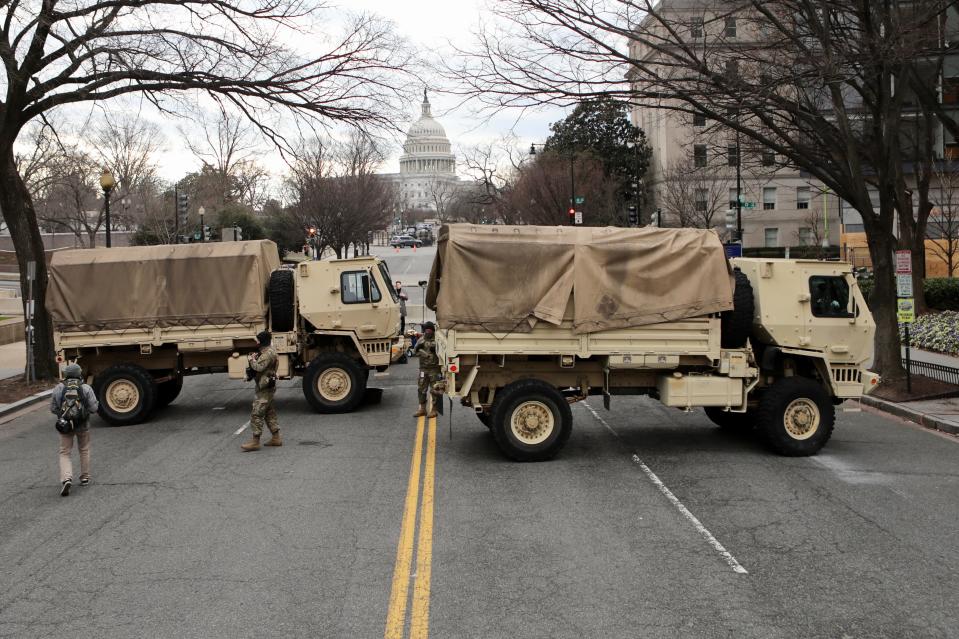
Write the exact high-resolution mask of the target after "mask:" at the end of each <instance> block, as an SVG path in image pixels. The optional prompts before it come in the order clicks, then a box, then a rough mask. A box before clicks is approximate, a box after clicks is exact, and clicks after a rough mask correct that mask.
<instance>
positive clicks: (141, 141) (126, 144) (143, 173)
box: [85, 114, 164, 227]
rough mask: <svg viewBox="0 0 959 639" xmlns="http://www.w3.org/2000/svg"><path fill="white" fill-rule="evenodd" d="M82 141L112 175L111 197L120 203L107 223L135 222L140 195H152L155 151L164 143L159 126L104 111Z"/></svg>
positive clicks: (154, 175) (139, 208)
mask: <svg viewBox="0 0 959 639" xmlns="http://www.w3.org/2000/svg"><path fill="white" fill-rule="evenodd" d="M85 143H86V144H87V145H88V146H89V147H90V149H91V153H93V154H95V158H96V159H97V160H98V161H99V162H100V164H101V166H103V167H108V168H109V169H110V170H111V171H112V172H113V176H114V177H115V178H116V182H117V184H116V187H114V190H113V193H112V198H113V201H114V202H119V203H121V206H119V207H117V208H116V211H115V213H114V214H113V215H111V226H116V225H118V224H123V225H125V226H127V227H130V226H133V225H135V224H136V219H135V217H136V212H137V211H139V210H141V209H145V208H146V203H145V202H144V201H143V198H144V197H147V196H149V195H153V194H155V189H154V188H153V187H154V186H155V185H156V182H157V165H156V162H157V154H158V153H159V152H160V151H161V150H162V149H163V145H164V139H163V134H162V133H161V132H160V127H159V126H157V125H156V123H154V122H150V121H148V120H144V119H141V118H138V117H133V116H130V115H114V114H108V115H106V116H105V117H104V118H103V120H102V121H101V122H100V123H99V124H98V125H96V126H94V127H93V128H92V130H91V133H90V135H89V136H86V140H85ZM124 203H125V204H124Z"/></svg>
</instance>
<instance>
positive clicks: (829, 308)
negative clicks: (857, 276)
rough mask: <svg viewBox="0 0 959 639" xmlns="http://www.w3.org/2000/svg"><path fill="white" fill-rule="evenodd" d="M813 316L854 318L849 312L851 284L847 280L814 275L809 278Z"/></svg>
mask: <svg viewBox="0 0 959 639" xmlns="http://www.w3.org/2000/svg"><path fill="white" fill-rule="evenodd" d="M809 294H810V296H811V299H812V314H813V316H815V317H852V316H853V315H852V313H851V312H850V311H849V284H848V283H847V282H846V280H845V278H843V277H837V276H826V275H814V276H813V277H810V278H809Z"/></svg>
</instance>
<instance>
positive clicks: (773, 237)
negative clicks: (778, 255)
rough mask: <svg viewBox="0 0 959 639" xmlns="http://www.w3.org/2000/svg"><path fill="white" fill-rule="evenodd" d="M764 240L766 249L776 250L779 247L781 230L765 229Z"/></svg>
mask: <svg viewBox="0 0 959 639" xmlns="http://www.w3.org/2000/svg"><path fill="white" fill-rule="evenodd" d="M763 239H764V244H763V246H765V247H766V248H776V247H777V246H779V229H778V228H767V229H763Z"/></svg>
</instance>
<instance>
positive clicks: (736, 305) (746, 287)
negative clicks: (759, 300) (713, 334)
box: [720, 268, 755, 348]
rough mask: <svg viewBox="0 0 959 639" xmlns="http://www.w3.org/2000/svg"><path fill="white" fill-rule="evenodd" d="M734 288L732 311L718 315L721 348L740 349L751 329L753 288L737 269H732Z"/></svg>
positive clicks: (743, 274) (744, 275)
mask: <svg viewBox="0 0 959 639" xmlns="http://www.w3.org/2000/svg"><path fill="white" fill-rule="evenodd" d="M733 276H734V278H735V280H736V288H735V290H734V291H733V310H731V311H725V312H724V313H721V314H720V320H721V323H722V338H721V344H722V347H723V348H742V347H743V346H745V345H746V340H747V339H748V338H749V333H750V332H751V331H752V327H753V311H754V309H755V307H754V302H753V287H752V284H750V283H749V278H748V277H746V274H745V273H743V272H742V271H741V270H739V269H738V268H734V269H733Z"/></svg>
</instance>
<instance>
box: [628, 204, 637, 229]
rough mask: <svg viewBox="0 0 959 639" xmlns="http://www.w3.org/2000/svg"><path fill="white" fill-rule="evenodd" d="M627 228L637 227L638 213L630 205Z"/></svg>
mask: <svg viewBox="0 0 959 639" xmlns="http://www.w3.org/2000/svg"><path fill="white" fill-rule="evenodd" d="M629 226H639V212H638V211H637V210H636V207H635V206H632V205H631V206H630V207H629Z"/></svg>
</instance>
